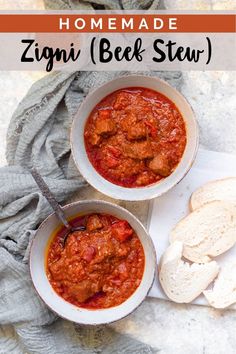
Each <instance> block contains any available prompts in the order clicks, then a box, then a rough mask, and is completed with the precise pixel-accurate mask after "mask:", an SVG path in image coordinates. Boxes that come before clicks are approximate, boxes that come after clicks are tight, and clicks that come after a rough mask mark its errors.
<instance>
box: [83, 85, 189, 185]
mask: <svg viewBox="0 0 236 354" xmlns="http://www.w3.org/2000/svg"><path fill="white" fill-rule="evenodd" d="M84 141H85V148H86V151H87V155H88V158H89V160H90V162H91V163H92V165H93V166H94V168H95V169H96V171H97V172H98V173H99V174H100V175H101V176H103V177H104V178H105V179H106V180H108V181H110V182H112V183H114V184H117V185H120V186H122V187H128V188H133V187H143V186H147V185H150V184H153V183H155V182H158V181H160V180H161V179H163V178H165V177H167V176H169V175H170V174H171V173H172V172H173V171H174V169H175V168H176V166H177V165H178V163H179V162H180V160H181V157H182V155H183V153H184V150H185V146H186V129H185V122H184V119H183V117H182V115H181V113H180V112H179V111H178V109H177V107H176V106H175V104H174V103H173V102H171V101H170V100H169V99H168V98H167V97H165V96H164V95H162V94H160V93H159V92H156V91H153V90H151V89H147V88H141V87H130V88H127V89H121V90H117V91H115V92H113V93H112V94H110V95H109V96H107V97H105V98H104V99H103V100H102V101H101V102H99V103H98V104H97V105H96V106H95V108H94V109H93V111H92V112H91V114H90V116H89V118H88V120H87V123H86V126H85V131H84Z"/></svg>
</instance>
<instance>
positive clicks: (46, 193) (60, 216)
mask: <svg viewBox="0 0 236 354" xmlns="http://www.w3.org/2000/svg"><path fill="white" fill-rule="evenodd" d="M30 172H31V175H32V177H33V178H34V180H35V182H36V183H37V185H38V187H39V189H40V190H41V192H42V194H43V196H44V197H45V198H46V199H47V201H48V203H49V204H50V205H51V207H52V209H53V210H54V211H55V214H56V215H57V217H58V219H59V220H60V221H61V222H62V223H63V224H64V226H65V227H66V228H67V229H68V230H70V229H71V226H70V224H69V223H68V221H67V220H66V217H65V213H64V211H63V209H62V207H61V206H60V204H59V203H58V202H57V201H56V199H55V197H54V195H53V194H52V192H51V191H50V189H49V187H48V185H47V184H46V183H45V182H44V180H43V178H42V176H41V175H40V174H39V173H38V171H37V170H36V169H35V168H32V169H31V171H30Z"/></svg>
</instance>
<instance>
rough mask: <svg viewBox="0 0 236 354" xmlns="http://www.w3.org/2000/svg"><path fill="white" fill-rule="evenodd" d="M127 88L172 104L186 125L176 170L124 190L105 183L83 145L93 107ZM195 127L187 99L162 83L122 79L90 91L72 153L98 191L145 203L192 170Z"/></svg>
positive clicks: (80, 113) (137, 77) (152, 79)
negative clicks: (146, 90) (157, 94)
mask: <svg viewBox="0 0 236 354" xmlns="http://www.w3.org/2000/svg"><path fill="white" fill-rule="evenodd" d="M126 87H146V88H149V89H152V90H155V91H158V92H160V93H162V94H163V95H165V96H166V97H168V98H169V99H170V100H171V101H172V102H174V103H175V105H176V107H177V108H178V109H179V111H180V113H181V114H182V116H183V119H184V121H185V125H186V133H187V144H186V148H185V151H184V154H183V156H182V159H181V161H180V162H179V164H178V166H177V167H176V169H175V171H174V172H173V173H172V174H171V175H170V176H168V177H166V178H164V179H162V180H161V181H159V182H157V183H154V184H151V185H149V186H145V187H138V188H125V187H122V186H118V185H116V184H113V183H111V182H109V181H107V180H106V179H105V178H103V177H102V176H101V175H100V174H99V173H98V172H97V171H96V170H95V168H94V167H93V165H92V164H91V162H90V161H89V159H88V156H87V153H86V149H85V144H84V128H85V124H86V121H87V119H88V117H89V115H90V113H91V111H92V110H93V108H94V107H95V106H96V105H97V104H98V103H99V102H100V101H101V100H102V99H103V98H104V97H106V96H107V95H109V94H110V93H112V92H114V91H116V90H119V89H122V88H126ZM198 140H199V137H198V126H197V122H196V119H195V115H194V112H193V110H192V108H191V106H190V104H189V103H188V102H187V101H186V99H185V98H184V97H183V96H182V95H181V94H180V93H179V92H178V91H177V90H176V89H174V88H173V87H171V86H170V85H169V84H168V83H166V82H165V81H163V80H161V79H159V78H156V77H149V76H141V75H134V76H133V75H132V76H131V75H130V76H122V77H119V78H117V79H114V80H112V81H109V82H107V83H106V84H104V85H102V86H100V87H99V88H98V89H96V90H94V91H92V92H91V93H90V94H89V95H88V96H87V97H86V98H85V99H84V101H83V103H82V104H81V105H80V108H79V110H78V112H77V114H76V116H75V118H74V121H73V124H72V129H71V150H72V154H73V158H74V161H75V163H76V165H77V167H78V169H79V171H80V173H81V174H82V176H83V177H84V178H85V179H86V180H87V181H88V182H89V183H90V184H91V185H92V186H93V187H94V188H96V189H97V190H98V191H100V192H102V193H103V194H106V195H108V196H110V197H112V198H115V199H123V200H130V201H132V200H133V201H134V200H136V201H137V200H147V199H152V198H155V197H158V196H160V195H162V194H163V193H165V192H167V191H168V190H169V189H171V188H172V187H173V186H175V185H176V184H177V183H178V182H180V180H181V179H182V178H183V177H184V176H185V175H186V173H187V172H188V171H189V169H190V168H191V166H192V164H193V161H194V159H195V156H196V152H197V147H198Z"/></svg>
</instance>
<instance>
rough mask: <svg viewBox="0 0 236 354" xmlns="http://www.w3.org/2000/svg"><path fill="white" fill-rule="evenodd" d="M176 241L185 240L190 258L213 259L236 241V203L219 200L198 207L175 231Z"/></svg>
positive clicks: (173, 236) (185, 250)
mask: <svg viewBox="0 0 236 354" xmlns="http://www.w3.org/2000/svg"><path fill="white" fill-rule="evenodd" d="M174 241H181V242H183V244H184V249H183V255H184V257H185V258H186V259H188V260H190V261H192V262H196V263H206V262H209V261H210V260H211V258H212V257H216V256H218V255H220V254H222V253H224V252H225V251H227V250H228V249H230V248H231V247H232V246H233V245H234V244H235V243H236V205H235V204H232V203H229V202H220V201H215V202H211V203H208V204H205V205H203V206H202V207H201V208H198V209H196V210H195V211H193V212H192V213H190V214H189V215H188V216H187V217H185V218H184V219H182V220H181V221H180V222H179V223H178V224H177V225H176V226H175V228H174V229H173V230H172V231H171V234H170V242H171V243H173V242H174Z"/></svg>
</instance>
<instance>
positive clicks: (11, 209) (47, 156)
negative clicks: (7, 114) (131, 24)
mask: <svg viewBox="0 0 236 354" xmlns="http://www.w3.org/2000/svg"><path fill="white" fill-rule="evenodd" d="M45 2H46V5H47V6H49V5H50V6H51V8H57V9H58V8H60V9H65V8H66V9H68V8H70V9H71V8H81V7H80V6H83V7H84V6H85V7H86V8H89V7H91V6H93V7H95V8H97V5H98V4H99V5H105V8H109V9H111V8H114V7H116V8H137V7H139V8H149V7H152V8H156V7H157V4H158V1H155V0H154V1H148V0H142V1H139V2H138V4H139V5H138V6H137V2H136V1H128V0H124V1H117V2H116V1H112V0H102V1H99V0H95V1H93V3H92V5H91V4H90V2H89V1H84V2H83V3H82V2H81V3H79V2H78V1H75V0H73V1H70V0H68V1H66V0H61V1H58V0H57V1H50V2H49V1H45ZM115 3H116V5H115ZM94 4H95V5H94ZM103 7H104V6H103ZM125 74H126V73H119V72H117V73H116V72H113V73H111V72H99V73H98V72H91V73H88V72H83V73H62V72H58V73H53V74H51V75H48V76H46V77H45V78H43V79H42V80H40V81H38V82H36V83H35V84H34V85H33V86H32V88H31V89H30V90H29V92H28V94H27V95H26V97H25V98H24V99H23V101H22V102H21V103H20V104H19V106H18V108H17V110H16V112H15V113H14V115H13V117H12V120H11V122H10V126H9V129H8V136H7V152H6V154H7V161H8V166H6V167H3V168H1V169H0V353H4V354H5V353H17V354H18V353H37V354H38V353H39V354H40V353H42V354H45V353H47V354H50V353H63V354H64V353H71V354H73V353H91V354H92V353H101V352H102V353H111V354H112V353H127V354H129V353H130V354H131V353H134V354H135V353H137V354H142V353H144V354H145V353H155V352H156V350H155V349H154V348H151V347H149V346H147V345H146V344H144V343H141V342H139V341H137V340H134V339H132V338H129V337H128V336H121V335H120V334H118V333H116V332H114V331H113V330H112V329H111V328H109V327H105V326H98V327H96V328H90V327H81V326H78V325H75V324H73V323H70V322H68V321H65V320H62V319H59V318H57V316H56V315H55V314H54V313H52V312H51V311H50V310H49V309H48V308H47V307H46V306H45V305H44V303H43V302H42V301H41V300H40V298H39V297H38V296H37V294H36V292H35V290H34V288H33V286H32V282H31V280H30V276H29V269H28V257H29V247H30V242H31V240H32V238H33V237H34V234H35V230H36V229H37V227H38V225H39V224H40V222H42V220H43V219H44V218H45V217H46V216H47V215H48V214H49V213H50V212H51V211H52V210H51V209H50V206H49V205H48V203H47V201H46V200H45V198H44V197H43V196H42V195H41V193H40V191H39V190H38V188H37V186H36V185H35V182H34V181H33V179H32V177H31V175H30V173H29V169H30V168H31V167H32V166H34V167H36V168H37V169H38V170H39V171H40V173H41V174H42V175H43V176H44V179H45V181H46V183H47V184H48V185H49V187H50V189H51V190H52V192H53V193H54V195H55V196H56V198H57V200H58V201H59V202H65V201H66V200H68V198H70V197H72V196H73V194H75V193H76V192H77V191H78V190H79V189H80V188H82V187H83V186H85V185H86V183H85V181H84V180H83V179H82V177H81V176H80V175H79V173H78V172H77V170H76V168H75V167H74V164H73V161H72V159H71V155H70V145H69V128H70V126H71V122H72V117H73V115H74V114H75V113H76V111H77V109H78V107H79V104H80V103H81V101H82V100H83V98H84V97H85V96H86V94H87V93H88V92H89V90H90V89H91V88H96V87H98V86H99V85H101V84H102V83H104V82H106V81H108V80H110V79H112V78H114V77H116V76H118V75H125ZM148 74H150V75H158V76H161V77H164V78H165V79H167V80H169V81H170V82H171V83H172V84H173V85H174V86H178V87H179V86H180V85H181V74H180V73H175V72H173V73H169V74H168V73H166V74H165V73H158V74H157V73H148Z"/></svg>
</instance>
